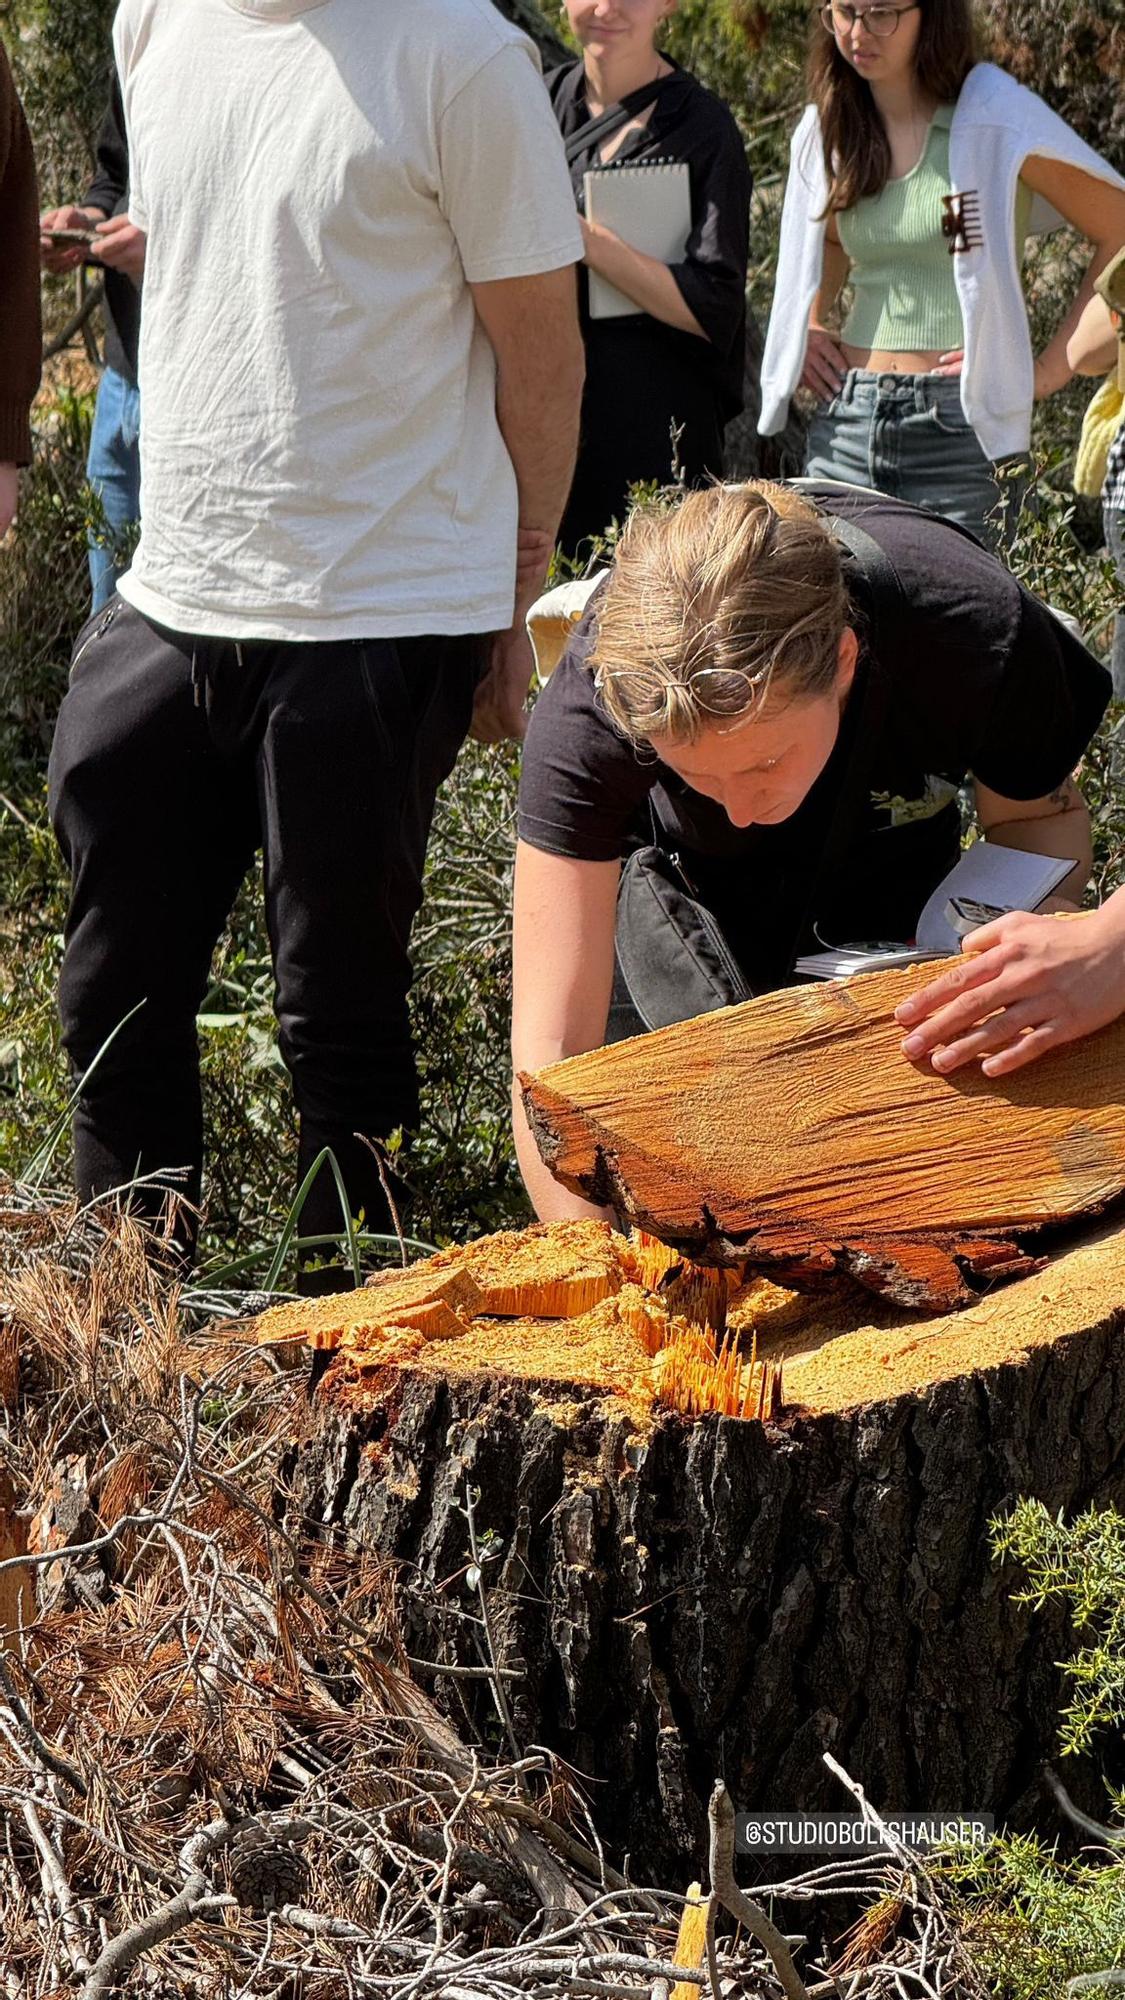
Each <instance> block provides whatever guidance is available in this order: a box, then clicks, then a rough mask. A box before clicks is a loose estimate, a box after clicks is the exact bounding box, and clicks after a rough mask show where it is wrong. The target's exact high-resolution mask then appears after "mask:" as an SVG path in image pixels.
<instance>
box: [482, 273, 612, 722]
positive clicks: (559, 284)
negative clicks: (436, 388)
mask: <svg viewBox="0 0 1125 2000" xmlns="http://www.w3.org/2000/svg"><path fill="white" fill-rule="evenodd" d="M472 294H473V304H474V305H475V307H476V310H477V317H478V318H479V320H480V322H481V325H482V326H483V327H484V330H485V332H486V333H487V335H488V338H489V340H490V341H491V343H492V348H493V352H494V353H495V355H496V415H497V418H498V420H499V424H500V429H501V432H502V434H503V438H504V443H505V444H506V445H507V447H508V453H509V456H510V457H511V461H512V464H513V466H514V468H515V474H516V484H517V486H518V489H519V509H520V512H519V545H518V550H517V572H516V603H515V615H514V618H513V621H512V626H511V629H510V630H509V631H508V632H506V633H502V634H500V635H499V638H498V640H497V641H496V643H495V646H494V651H493V662H492V667H491V670H490V672H489V674H488V676H487V679H486V680H485V682H484V683H482V687H481V690H480V692H479V694H478V697H477V709H476V713H475V716H474V733H475V734H476V735H478V736H480V737H481V738H482V740H483V741H485V742H499V741H500V740H502V738H503V737H505V736H522V735H523V731H524V726H525V724H524V712H523V704H524V699H525V697H526V694H527V690H528V686H529V684H530V681H531V669H532V658H531V648H530V645H529V643H528V640H527V634H526V632H525V630H524V616H525V613H526V612H527V610H528V608H529V606H530V605H532V604H533V603H534V602H535V599H536V598H537V597H538V595H539V593H540V591H541V590H542V588H543V581H544V578H545V577H546V574H547V565H548V563H549V562H550V560H551V551H552V549H553V548H554V545H555V536H556V534H557V532H558V525H559V522H560V520H561V519H562V511H563V508H564V507H565V505H566V500H567V495H568V493H569V492H570V482H571V479H572V478H573V476H574V461H575V456H576V454H577V450H578V415H579V410H580V407H581V402H582V380H583V375H584V373H585V359H584V355H583V349H582V335H581V332H580V331H579V326H578V304H577V293H576V285H575V276H574V266H573V265H571V264H567V265H564V266H563V268H562V269H561V270H557V271H546V272H543V273H541V274H539V275H538V276H536V277H531V278H495V279H491V280H490V281H489V282H487V283H481V284H475V285H473V287H472Z"/></svg>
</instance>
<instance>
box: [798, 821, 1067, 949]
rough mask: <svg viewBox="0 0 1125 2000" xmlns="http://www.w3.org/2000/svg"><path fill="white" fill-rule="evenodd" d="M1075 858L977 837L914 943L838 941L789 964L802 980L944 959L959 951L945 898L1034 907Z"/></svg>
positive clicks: (922, 920) (930, 906) (942, 885)
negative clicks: (1027, 850) (1028, 851)
mask: <svg viewBox="0 0 1125 2000" xmlns="http://www.w3.org/2000/svg"><path fill="white" fill-rule="evenodd" d="M1073 866H1074V863H1073V862H1072V861H1059V860H1057V859H1056V858H1055V856H1054V855H1051V854H1025V853H1023V852H1022V851H1021V850H1020V849H1019V848H1016V847H1001V846H1000V845H999V843H996V844H995V845H994V844H993V843H992V842H991V841H987V840H975V841H974V842H973V844H972V846H971V847H967V848H966V849H965V851H964V853H963V854H962V855H961V858H960V860H959V861H958V863H957V865H956V867H955V868H951V869H950V871H949V874H948V875H947V876H946V877H945V879H944V881H941V882H939V883H938V885H937V888H936V889H935V890H934V893H933V895H932V896H931V897H930V900H929V902H928V903H927V904H926V907H925V909H924V910H923V911H922V914H921V916H920V917H919V919H918V937H917V941H916V943H914V944H912V945H911V944H888V943H883V942H878V943H876V942H872V943H870V944H868V943H864V944H842V945H837V946H836V947H835V948H834V949H833V950H831V951H815V952H809V953H808V955H807V956H806V957H804V958H799V959H798V960H797V962H796V964H795V965H794V967H793V970H794V972H799V973H801V974H802V975H803V976H804V977H805V978H806V979H848V978H850V977H851V974H852V973H853V972H879V971H881V970H883V969H884V968H885V967H886V966H889V965H917V964H919V963H920V962H921V961H922V960H923V959H927V958H948V957H949V956H950V954H951V953H953V952H956V951H958V950H960V946H961V936H960V935H959V933H958V931H957V930H956V929H955V928H954V925H953V923H951V921H950V914H951V913H950V910H949V902H950V898H951V897H953V896H957V897H959V898H960V899H961V900H962V901H965V900H968V901H970V902H975V903H987V904H991V905H992V906H993V907H994V908H995V909H997V910H1000V911H1004V912H1006V911H1008V910H1034V909H1036V908H1037V907H1038V905H1039V904H1040V903H1042V902H1045V901H1046V899H1047V897H1048V896H1049V895H1050V894H1051V892H1052V890H1054V889H1057V888H1058V885H1059V883H1060V882H1061V881H1063V880H1064V878H1065V877H1066V876H1067V875H1069V874H1070V871H1071V869H1072V868H1073Z"/></svg>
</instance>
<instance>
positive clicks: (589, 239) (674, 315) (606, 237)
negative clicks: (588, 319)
mask: <svg viewBox="0 0 1125 2000" xmlns="http://www.w3.org/2000/svg"><path fill="white" fill-rule="evenodd" d="M580 220H582V239H583V242H584V243H585V245H586V262H587V264H588V265H589V267H590V269H591V271H597V272H598V273H599V275H600V276H601V277H603V278H607V279H608V280H609V283H610V284H611V285H616V286H617V289H618V291H619V292H624V294H625V296H626V298H629V299H632V301H633V303H634V305H636V306H639V307H640V309H641V311H642V312H646V313H651V314H652V317H653V319H659V320H663V322H664V324H665V326H674V327H678V328H679V331H680V332H681V333H694V334H696V335H697V336H698V338H699V339H700V340H706V339H707V335H706V334H705V333H704V331H703V328H702V327H701V326H700V324H699V321H698V320H697V319H696V317H695V314H694V313H693V312H692V310H691V307H690V306H689V305H688V303H687V300H686V299H685V298H684V295H683V293H682V292H681V290H680V288H679V286H678V284H677V283H676V280H675V278H674V277H673V276H672V273H671V271H670V270H669V268H668V266H667V264H662V263H661V262H660V259H659V257H646V255H645V253H644V251H643V250H634V248H633V246H632V244H631V243H626V242H625V240H624V238H623V237H620V236H618V235H616V234H615V233H614V231H613V230H612V229H606V228H605V227H604V226H603V225H602V224H601V223H596V222H586V221H585V220H584V219H582V218H580Z"/></svg>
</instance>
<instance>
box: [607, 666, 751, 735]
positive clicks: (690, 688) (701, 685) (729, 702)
mask: <svg viewBox="0 0 1125 2000" xmlns="http://www.w3.org/2000/svg"><path fill="white" fill-rule="evenodd" d="M770 677H771V669H770V667H768V666H767V667H761V668H759V670H758V672H757V673H755V674H749V673H747V672H746V671H745V669H744V668H742V667H697V668H696V669H695V672H694V673H692V674H689V675H688V676H687V678H686V680H684V681H683V682H682V683H681V686H682V687H683V688H684V689H685V690H686V692H687V693H688V694H690V696H691V699H692V703H693V705H694V706H695V708H697V709H698V710H699V711H700V713H701V714H703V715H706V716H707V717H708V718H709V719H712V720H714V721H723V722H729V723H730V724H731V725H732V728H731V729H724V730H721V731H720V732H719V733H720V734H721V735H723V736H728V735H731V734H732V733H733V730H734V729H737V728H741V726H742V724H743V723H744V722H750V721H753V720H754V719H755V718H756V714H757V706H758V703H759V702H760V699H761V696H762V693H763V691H764V689H765V687H766V686H767V684H768V682H769V680H770ZM594 686H595V688H596V689H597V691H598V693H599V694H602V693H604V692H605V691H606V690H607V689H608V688H609V687H611V686H612V689H613V694H614V698H615V699H616V701H617V703H618V704H619V705H620V707H622V708H623V709H624V710H625V711H626V713H627V714H631V715H632V716H633V717H635V718H644V716H645V714H646V711H647V713H648V714H649V715H653V716H655V715H656V714H659V713H662V712H663V708H664V704H663V703H662V702H661V701H660V700H659V695H658V693H657V697H656V699H655V700H654V689H653V676H652V675H651V674H646V673H637V672H636V671H635V670H634V669H632V668H628V667H609V668H605V667H599V668H598V669H597V671H596V672H595V674H594ZM657 689H659V683H657ZM642 726H643V725H642Z"/></svg>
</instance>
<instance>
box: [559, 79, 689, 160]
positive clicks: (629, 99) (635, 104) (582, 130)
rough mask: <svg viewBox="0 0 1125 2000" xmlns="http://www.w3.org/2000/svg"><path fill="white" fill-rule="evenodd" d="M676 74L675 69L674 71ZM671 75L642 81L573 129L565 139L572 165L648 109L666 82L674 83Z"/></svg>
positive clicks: (567, 158)
mask: <svg viewBox="0 0 1125 2000" xmlns="http://www.w3.org/2000/svg"><path fill="white" fill-rule="evenodd" d="M674 75H675V71H673V72H672V76H674ZM672 76H658V77H654V78H653V80H652V82H651V83H642V85H641V87H640V89H639V90H631V91H630V92H629V94H628V96H626V97H623V98H622V99H621V102H620V103H619V104H611V105H609V106H608V107H607V109H606V110H605V111H603V112H601V113H600V114H599V116H598V117H597V118H591V119H588V120H587V122H586V124H585V125H581V126H579V129H578V131H577V132H572V133H571V135H570V138H569V139H568V140H567V141H566V164H567V166H568V167H572V166H573V165H574V162H575V161H576V160H580V159H581V158H582V155H583V153H584V152H586V151H587V149H588V148H589V147H590V146H594V147H595V148H596V147H598V146H600V145H601V143H602V141H603V139H612V137H613V134H614V133H615V132H620V130H621V128H622V126H623V125H627V124H628V123H629V120H630V118H635V117H636V115H637V113H638V111H647V110H648V107H649V105H650V104H655V102H656V100H657V98H658V97H659V96H660V93H661V91H662V90H663V89H664V86H665V84H666V83H671V81H672Z"/></svg>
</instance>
